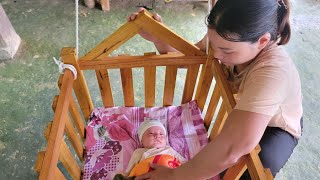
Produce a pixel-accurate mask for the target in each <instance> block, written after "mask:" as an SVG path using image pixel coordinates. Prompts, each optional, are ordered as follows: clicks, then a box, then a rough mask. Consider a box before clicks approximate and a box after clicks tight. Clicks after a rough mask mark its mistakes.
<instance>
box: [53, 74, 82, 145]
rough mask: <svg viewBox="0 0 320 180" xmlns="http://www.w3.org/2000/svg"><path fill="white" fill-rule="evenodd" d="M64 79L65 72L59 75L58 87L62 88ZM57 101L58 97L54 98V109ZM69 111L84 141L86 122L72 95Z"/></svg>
mask: <svg viewBox="0 0 320 180" xmlns="http://www.w3.org/2000/svg"><path fill="white" fill-rule="evenodd" d="M62 79H63V74H62V75H60V76H59V80H58V87H59V88H61V84H62ZM57 101H58V99H56V98H54V99H53V102H52V107H54V108H53V109H55V107H56V105H57ZM69 112H70V114H71V117H72V119H73V122H74V124H75V125H76V127H77V130H78V132H79V134H80V137H81V138H82V141H83V142H84V138H85V137H84V123H83V121H82V118H81V114H80V112H79V110H78V107H77V105H76V102H75V101H74V100H73V97H71V99H70V106H69Z"/></svg>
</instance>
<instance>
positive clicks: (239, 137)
mask: <svg viewBox="0 0 320 180" xmlns="http://www.w3.org/2000/svg"><path fill="white" fill-rule="evenodd" d="M270 119H271V116H266V115H262V114H258V113H253V112H248V111H242V110H233V111H232V112H231V113H230V115H229V116H228V118H227V120H226V123H225V125H224V127H223V129H222V130H221V133H220V134H219V135H218V136H217V137H216V138H215V139H213V140H212V141H211V142H210V143H209V144H208V145H207V146H206V147H205V148H203V149H202V150H201V151H200V152H199V153H198V154H197V155H196V156H195V157H194V158H193V159H191V160H190V161H189V162H188V163H186V164H183V165H182V166H180V167H179V168H177V169H176V170H175V171H174V172H173V173H174V176H175V177H177V179H180V178H182V177H184V179H192V180H193V179H207V178H209V177H212V176H215V175H217V174H219V173H220V172H222V171H223V170H225V169H227V168H229V167H231V166H232V165H234V164H235V163H236V162H237V161H238V160H239V158H240V157H242V156H243V155H246V154H248V153H250V152H251V151H252V150H253V149H254V148H255V146H256V145H257V144H258V143H259V141H260V139H261V137H262V135H263V133H264V131H265V129H266V127H267V125H268V123H269V121H270Z"/></svg>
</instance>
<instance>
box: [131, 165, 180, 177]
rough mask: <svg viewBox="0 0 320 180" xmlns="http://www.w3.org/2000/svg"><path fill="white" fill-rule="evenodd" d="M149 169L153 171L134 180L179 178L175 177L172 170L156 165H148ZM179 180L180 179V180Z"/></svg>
mask: <svg viewBox="0 0 320 180" xmlns="http://www.w3.org/2000/svg"><path fill="white" fill-rule="evenodd" d="M150 167H151V168H153V169H154V171H151V172H148V173H146V174H143V175H141V176H138V177H136V178H135V180H144V179H151V180H157V179H159V180H163V179H165V180H171V179H172V180H176V179H179V177H175V173H174V169H171V168H168V167H165V166H160V165H157V164H150ZM180 179H181V178H180Z"/></svg>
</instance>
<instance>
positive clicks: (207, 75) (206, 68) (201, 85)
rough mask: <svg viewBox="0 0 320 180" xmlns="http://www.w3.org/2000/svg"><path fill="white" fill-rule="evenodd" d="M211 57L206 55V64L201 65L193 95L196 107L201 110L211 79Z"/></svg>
mask: <svg viewBox="0 0 320 180" xmlns="http://www.w3.org/2000/svg"><path fill="white" fill-rule="evenodd" d="M211 66H212V58H211V57H210V56H208V59H207V62H206V64H204V65H203V66H202V70H201V74H200V78H199V82H198V87H197V91H196V95H195V99H196V100H197V103H198V107H199V108H200V111H201V112H202V111H203V108H204V105H205V103H206V100H207V97H208V92H209V89H210V86H211V83H212V79H213V71H212V67H211Z"/></svg>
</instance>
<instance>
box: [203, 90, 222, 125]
mask: <svg viewBox="0 0 320 180" xmlns="http://www.w3.org/2000/svg"><path fill="white" fill-rule="evenodd" d="M219 99H220V94H219V87H218V86H217V85H216V86H214V89H213V92H212V96H211V99H210V103H209V106H208V109H207V112H206V115H205V117H204V126H205V127H206V128H207V130H208V129H209V127H210V124H211V122H212V118H213V115H214V113H215V111H216V108H217V106H218V103H219Z"/></svg>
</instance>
